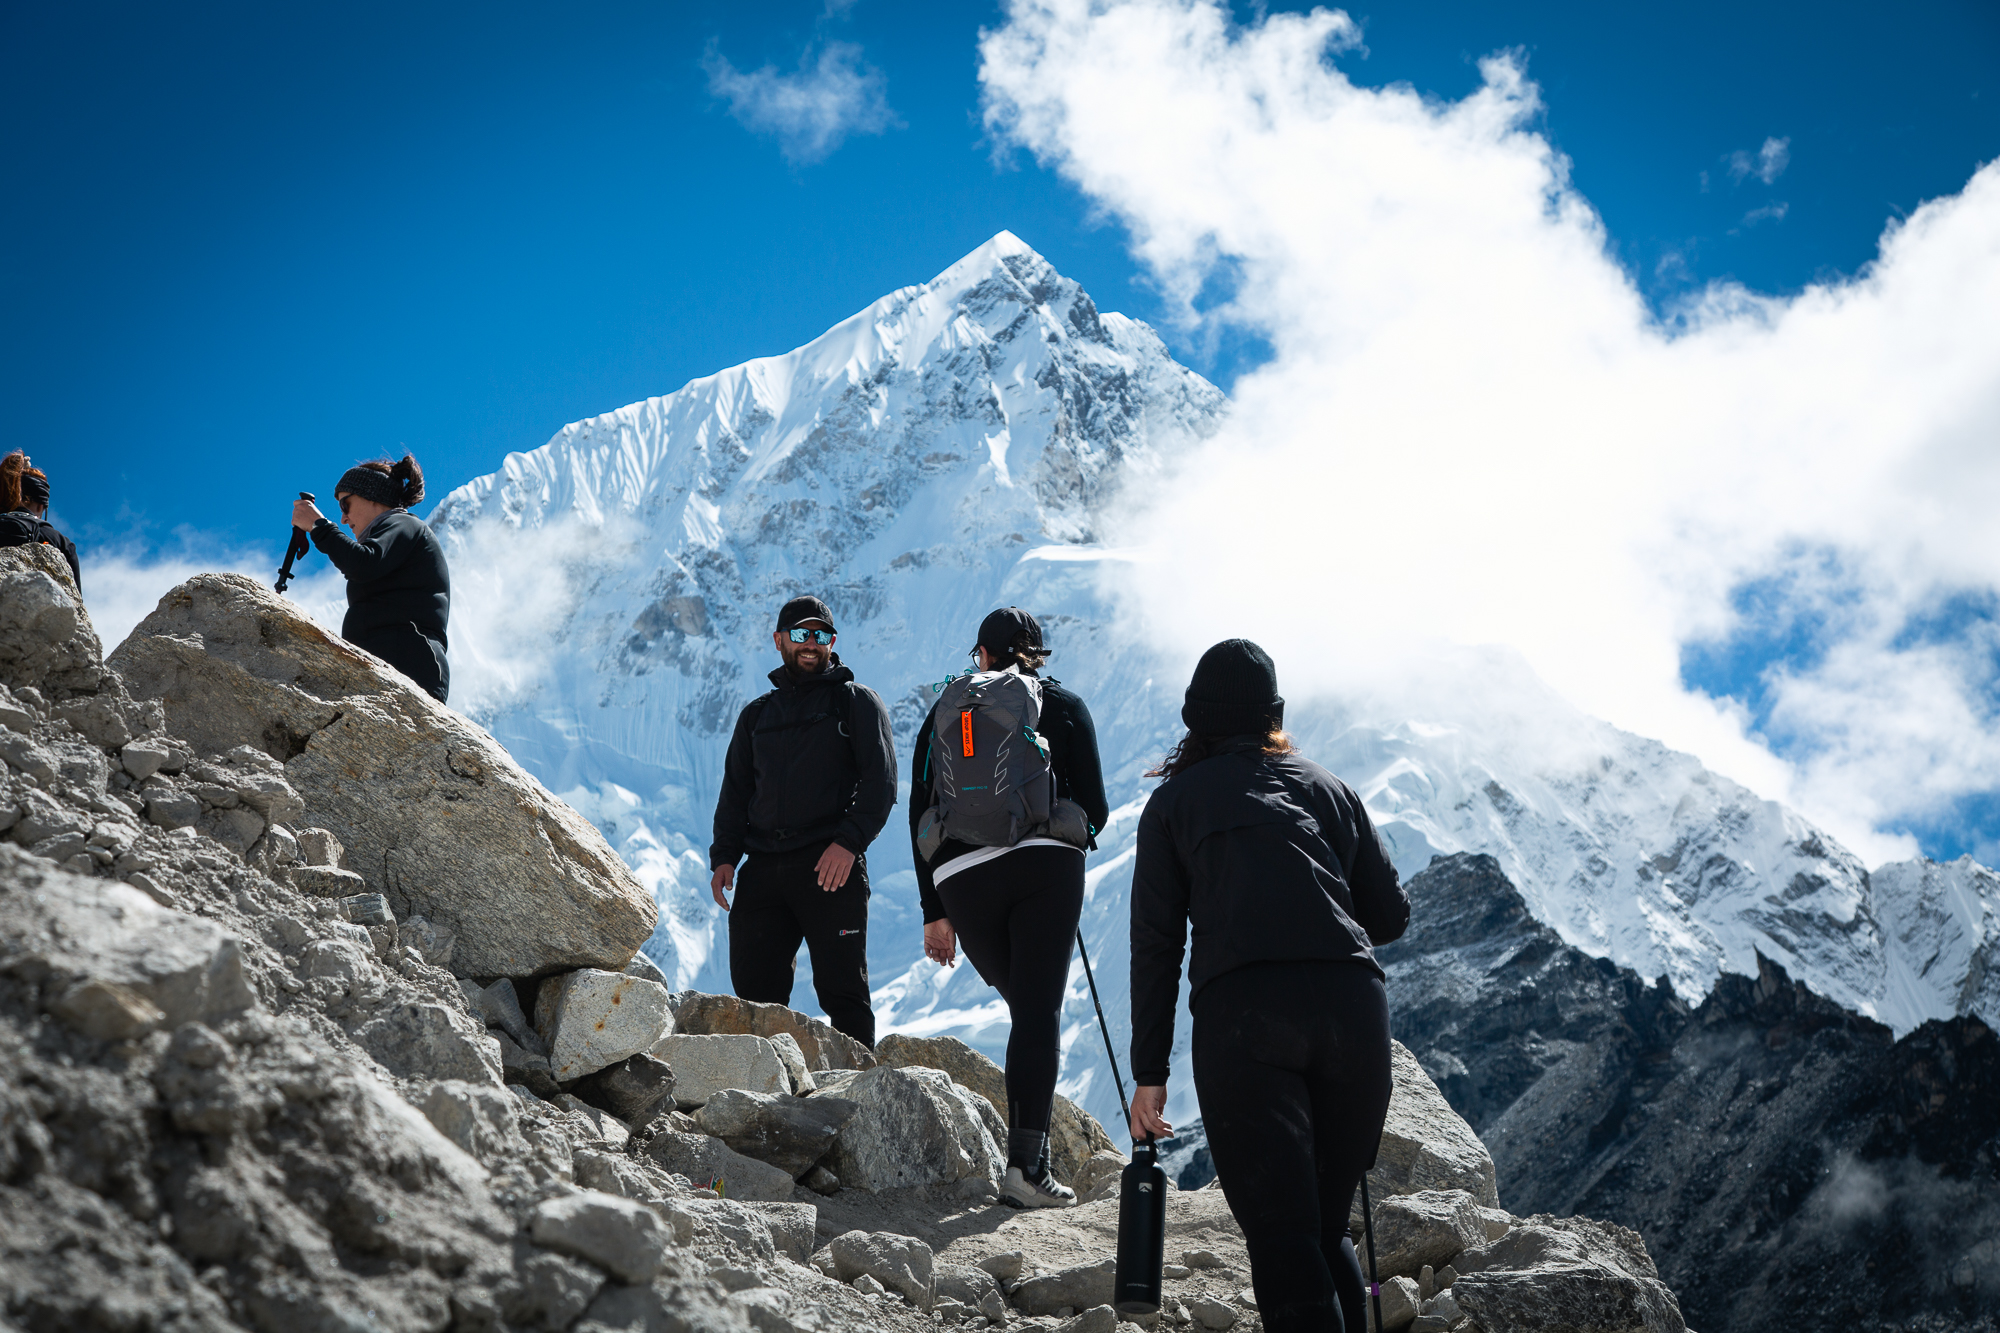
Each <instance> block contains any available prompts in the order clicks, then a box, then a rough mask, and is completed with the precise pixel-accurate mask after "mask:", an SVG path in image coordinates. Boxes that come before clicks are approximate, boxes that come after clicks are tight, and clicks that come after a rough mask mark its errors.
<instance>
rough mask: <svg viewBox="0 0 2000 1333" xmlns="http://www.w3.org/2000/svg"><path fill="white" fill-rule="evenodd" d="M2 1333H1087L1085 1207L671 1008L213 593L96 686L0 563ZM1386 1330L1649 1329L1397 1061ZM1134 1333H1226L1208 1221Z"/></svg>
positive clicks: (505, 836)
mask: <svg viewBox="0 0 2000 1333" xmlns="http://www.w3.org/2000/svg"><path fill="white" fill-rule="evenodd" d="M0 687H4V688H0V758H3V759H4V761H5V762H4V778H0V781H4V786H0V838H4V842H0V1333H16V1331H22V1333H25V1331H28V1330H33V1331H34V1333H43V1331H45V1330H47V1331H51V1333H52V1331H54V1330H118V1331H120V1333H126V1331H130V1330H151V1329H159V1330H173V1331H175V1333H181V1331H184V1330H185V1331H192V1330H210V1329H213V1330H225V1329H260V1330H271V1331H272V1333H320V1331H321V1330H326V1331H328V1333H333V1331H339V1333H350V1331H359V1330H393V1331H395V1333H401V1331H402V1330H442V1329H463V1330H531V1329H532V1330H559V1329H570V1330H587V1331H589V1333H612V1331H613V1330H617V1331H620V1333H640V1331H641V1330H646V1331H648V1333H654V1331H658V1333H664V1331H666V1330H675V1331H676V1333H688V1331H689V1330H704V1331H705V1330H747V1329H757V1330H762V1331H763V1333H774V1331H776V1330H802V1331H803V1330H850V1329H852V1330H860V1329H867V1330H897V1329H914V1328H930V1327H934V1326H936V1325H938V1324H940V1323H943V1324H950V1325H962V1326H969V1327H994V1326H1019V1327H1041V1328H1051V1329H1053V1328H1061V1329H1065V1330H1071V1331H1072V1333H1085V1331H1088V1333H1112V1330H1113V1329H1115V1327H1116V1326H1117V1324H1118V1323H1119V1322H1120V1318H1121V1317H1120V1316H1119V1315H1117V1314H1115V1313H1114V1312H1113V1310H1112V1309H1111V1307H1110V1306H1109V1304H1108V1301H1109V1299H1110V1295H1111V1288H1112V1267H1113V1260H1112V1255H1113V1254H1114V1252H1115V1236H1116V1223H1117V1218H1116V1208H1117V1200H1116V1197H1115V1195H1116V1190H1117V1181H1118V1172H1119V1171H1120V1169H1121V1168H1122V1166H1123V1164H1124V1159H1123V1158H1122V1157H1120V1156H1119V1155H1118V1154H1117V1153H1116V1152H1115V1150H1113V1148H1112V1145H1111V1140H1110V1139H1109V1137H1108V1136H1106V1135H1105V1133H1104V1131H1103V1129H1102V1127H1101V1126H1099V1125H1098V1124H1097V1123H1096V1122H1095V1121H1094V1120H1092V1119H1091V1118H1090V1117H1089V1116H1087V1115H1085V1114H1084V1113H1083V1112H1081V1111H1080V1110H1078V1109H1077V1108H1076V1107H1074V1106H1071V1105H1069V1104H1068V1103H1064V1104H1063V1105H1062V1106H1061V1107H1059V1114H1058V1119H1057V1124H1056V1126H1055V1134H1054V1139H1055V1161H1056V1169H1057V1173H1058V1175H1060V1176H1061V1177H1063V1178H1064V1179H1065V1180H1067V1181H1068V1182H1070V1183H1071V1184H1073V1185H1074V1186H1075V1187H1076V1188H1077V1189H1078V1191H1079V1194H1080V1195H1081V1196H1082V1198H1083V1200H1084V1202H1083V1203H1082V1205H1081V1206H1079V1207H1077V1208H1074V1209H1069V1210H1062V1211H1052V1212H1048V1211H1045V1212H1033V1213H1023V1212H1016V1211H1014V1210H1012V1209H1009V1208H1006V1207H1004V1206H1001V1205H1000V1204H998V1203H997V1202H996V1195H995V1186H996V1183H997V1179H998V1176H999V1174H1000V1171H1001V1168H1002V1167H1003V1165H1004V1161H1003V1155H1002V1153H1001V1151H1000V1149H999V1148H998V1146H997V1144H998V1143H1001V1142H1004V1141H1005V1135H1004V1121H1003V1120H1002V1118H1001V1113H1000V1107H1001V1105H1002V1101H1003V1099H1004V1089H1003V1085H1002V1083H1001V1081H1000V1071H999V1070H998V1069H997V1068H995V1067H994V1066H993V1065H992V1063H991V1062H990V1061H987V1060H985V1058H984V1057H982V1056H980V1055H979V1054H977V1053H976V1052H974V1051H972V1050H971V1049H970V1048H969V1047H966V1046H964V1045H963V1044H962V1043H959V1042H956V1041H953V1040H950V1039H929V1040H920V1039H912V1038H907V1037H900V1036H892V1037H888V1038H885V1039H884V1040H883V1041H882V1042H881V1043H880V1045H879V1048H878V1049H877V1050H876V1051H874V1052H870V1051H868V1050H866V1049H865V1048H862V1047H860V1046H858V1045H856V1044H855V1043H853V1042H851V1041H849V1040H847V1039H846V1038H844V1037H842V1036H841V1035H840V1034H838V1033H836V1032H834V1031H833V1030H832V1029H830V1028H828V1027H827V1026H826V1025H825V1024H824V1023H822V1022H820V1021H819V1020H816V1019H812V1018H808V1017H806V1016H804V1015H802V1014H798V1013H796V1012H794V1011H792V1010H789V1009H784V1008H781V1007H779V1006H773V1005H754V1004H748V1003H745V1002H742V1001H739V1000H736V999H735V998H733V997H729V996H717V995H705V994H700V993H695V992H682V993H679V994H672V993H669V991H668V988H667V986H666V985H665V984H664V978H662V977H661V976H660V974H659V973H658V972H657V970H655V969H654V968H653V967H652V965H651V964H650V963H648V962H647V961H646V959H645V958H644V957H643V956H641V955H639V954H638V953H637V949H638V946H639V944H640V943H641V942H643V941H644V940H645V939H646V938H647V937H648V935H649V933H650V932H651V931H652V929H653V926H654V921H655V907H654V904H653V902H652V900H651V897H650V896H649V895H648V894H647V893H646V892H645V891H644V890H643V889H641V888H640V887H639V886H638V884H637V882H636V881H635V880H634V879H633V878H632V876H631V874H630V872H629V871H628V870H627V869H626V868H625V867H624V866H623V865H622V864H621V863H620V862H619V861H618V859H617V857H616V856H615V855H613V854H612V852H611V850H610V848H609V847H608V846H607V845H606V844H605V842H604V839H603V838H602V837H601V836H600V835H599V834H598V832H597V830H596V829H595V828H593V827H592V826H591V825H590V824H589V823H588V822H587V821H585V820H584V819H582V818H581V817H580V816H578V815H577V814H576V813H575V812H574V811H573V810H570V809H569V808H568V807H567V806H565V805H564V804H563V803H562V802H561V801H559V800H557V799H556V798H555V797H554V796H553V795H551V794H550V793H549V792H548V791H547V790H546V789H545V788H543V787H542V786H541V784H540V783H538V782H536V781H535V780H534V779H533V778H532V777H530V776H529V775H528V774H526V773H525V772H524V771H522V770H521V769H520V767H519V766H518V765H516V764H515V763H514V762H513V761H512V759H511V758H510V757H509V756H508V755H507V753H506V752H505V750H504V749H502V748H501V747H500V746H499V745H497V744H496V743H494V742H493V740H492V739H491V737H489V736H487V735H486V734H485V733H484V732H483V731H482V730H481V729H480V728H478V727H477V726H474V725H473V724H471V723H469V722H467V721H466V720H465V719H463V718H461V717H460V716H458V715H457V714H455V713H452V712H451V711H450V710H448V709H445V708H443V707H441V706H439V705H437V704H435V703H434V702H432V701H431V700H430V699H429V698H428V697H427V696H424V695H422V694H421V693H419V692H418V691H417V690H415V689H413V688H411V687H410V686H408V685H407V684H406V683H404V682H403V681H402V680H401V678H400V677H397V676H396V675H395V674H394V673H393V672H391V671H390V670H389V669H388V668H386V667H385V666H384V665H383V664H381V663H380V662H378V661H376V660H375V659H373V658H371V657H369V656H368V655H366V654H364V653H360V652H358V651H355V650H353V649H352V648H350V647H348V646H347V645H345V644H343V643H342V642H340V641H339V640H338V639H335V638H333V637H331V636H329V635H327V634H325V633H324V632H322V631H320V630H319V629H318V628H316V627H315V626H313V625H312V624H311V623H310V622H309V621H307V620H305V619H304V618H303V617H301V616H300V615H298V614H297V613H296V611H295V610H293V609H292V608H291V607H290V606H289V604H287V603H286V602H285V601H284V600H283V599H282V598H279V597H277V596H275V595H274V594H272V593H270V592H268V591H266V590H265V589H263V588H262V587H261V586H260V585H257V584H255V583H253V582H251V581H250V580H247V579H243V578H239V577H234V576H223V575H203V576H199V577H197V578H195V579H192V580H190V581H189V582H188V583H186V584H183V585H182V586H181V587H179V588H176V589H175V590H174V591H173V592H171V593H169V594H168V595H167V597H165V598H163V599H162V601H161V603H160V605H159V607H158V609H157V610H156V611H155V612H154V614H153V615H152V616H150V617H149V618H148V619H147V620H146V621H145V622H144V623H142V624H141V625H140V626H139V627H138V629H137V630H135V631H134V633H133V635H132V637H131V638H130V639H128V640H127V641H126V643H124V644H123V645H121V646H120V647H119V648H118V649H117V651H116V652H114V653H113V654H112V656H111V658H110V660H109V662H108V663H107V662H106V661H105V660H104V659H103V657H102V653H101V645H100V644H99V643H98V642H97V639H96V636H95V633H94V631H93V630H92V628H91V625H90V621H89V617H88V615H87V614H86V613H85V612H84V610H83V607H82V605H81V603H80V600H79V599H78V598H77V596H76V593H75V589H74V585H73V584H71V582H70V580H69V576H68V571H67V568H66V567H65V566H64V565H63V564H62V563H61V561H60V560H59V559H58V558H55V557H53V556H52V555H51V554H50V553H49V552H47V551H46V550H45V549H44V548H40V547H26V548H13V549H9V550H5V551H0ZM1371 1179H1372V1180H1373V1182H1374V1189H1375V1191H1376V1194H1377V1198H1378V1203H1377V1208H1376V1214H1375V1221H1376V1233H1377V1241H1378V1247H1379V1249H1380V1252H1381V1257H1382V1261H1383V1270H1384V1273H1385V1274H1388V1273H1394V1274H1395V1275H1396V1276H1394V1277H1393V1278H1391V1279H1390V1280H1389V1281H1388V1282H1387V1283H1386V1284H1385V1289H1384V1309H1385V1315H1386V1320H1385V1322H1386V1324H1387V1325H1388V1327H1389V1328H1392V1329H1403V1328H1410V1329H1415V1330H1417V1331H1418V1333H1445V1330H1454V1331H1456V1333H1467V1331H1470V1330H1485V1331H1486V1333H1502V1331H1503V1330H1516V1329H1522V1330H1526V1329H1550V1330H1556V1329H1563V1330H1578V1331H1579V1333H1581V1331H1585V1330H1605V1331H1606V1333H1610V1331H1612V1330H1642V1329H1643V1330H1649V1331H1652V1333H1675V1331H1676V1330H1679V1329H1681V1328H1682V1327H1683V1323H1682V1320H1681V1315H1680V1310H1679V1306H1678V1304H1677V1302H1676V1300H1675V1297H1674V1295H1673V1293H1672V1292H1671V1291H1670V1290H1669V1289H1668V1287H1667V1286H1666V1285H1665V1284H1664V1283H1663V1282H1661V1281H1660V1279H1659V1275H1658V1273H1657V1271H1656V1270H1655V1268H1654V1264H1653V1261H1652V1259H1651V1258H1650V1257H1649V1255H1648V1253H1647V1251H1646V1247H1645V1244H1644V1242H1643V1241H1641V1240H1640V1238H1639V1237H1638V1235H1637V1234H1636V1233H1634V1232H1631V1231H1627V1230H1625V1229H1623V1228H1621V1227H1617V1226H1614V1225H1611V1224H1608V1223H1600V1222H1594V1221H1590V1220H1588V1219H1583V1218H1556V1217H1552V1216H1548V1215H1538V1216H1534V1217H1529V1218H1525V1219H1524V1218H1519V1217H1515V1216H1512V1215H1510V1214H1508V1213H1507V1212H1505V1211H1504V1210H1503V1209H1502V1208H1501V1206H1500V1195H1499V1191H1498V1189H1497V1186H1496V1173H1495V1169H1494V1164H1493V1159H1492V1157H1491V1156H1490V1155H1489V1154H1488V1153H1487V1151H1486V1148H1485V1146H1484V1145H1483V1144H1481V1143H1480V1141H1479V1139H1478V1137H1477V1136H1476V1135H1475V1134H1474V1133H1473V1132H1472V1130H1471V1128H1470V1127H1469V1126H1468V1125H1467V1124H1466V1122H1465V1121H1464V1120H1463V1119H1461V1118H1460V1117H1459V1116H1458V1115H1457V1114H1456V1113H1454V1112H1453V1111H1452V1110H1451V1109H1450V1107H1449V1106H1448V1105H1447V1104H1446V1102H1445V1101H1444V1099H1443V1097H1442V1095H1441V1094H1440V1093H1439V1092H1438V1090H1437V1088H1436V1086H1435V1085H1434V1084H1433V1083H1432V1082H1431V1080H1430V1079H1429V1078H1428V1077H1427V1076H1426V1075H1425V1074H1424V1072H1423V1070H1422V1068H1421V1067H1420V1066H1419V1065H1418V1063H1417V1061H1416V1059H1415V1058H1414V1057H1412V1056H1411V1055H1410V1054H1409V1052H1407V1051H1404V1050H1402V1049H1401V1048H1400V1047H1399V1048H1398V1050H1397V1060H1396V1091H1395V1099H1394V1103H1393V1105H1392V1109H1391V1117H1390V1123H1389V1125H1388V1128H1387V1130H1386V1132H1385V1134H1384V1138H1383V1144H1382V1151H1381V1159H1380V1164H1379V1165H1378V1167H1377V1169H1376V1171H1375V1173H1374V1174H1373V1176H1372V1177H1371ZM1168 1216H1169V1232H1168V1240H1167V1253H1168V1258H1169V1267H1168V1269H1167V1275H1168V1280H1167V1292H1168V1297H1167V1300H1166V1302H1165V1307H1164V1309H1163V1311H1162V1312H1161V1313H1160V1314H1158V1315H1151V1316H1142V1317H1132V1322H1138V1323H1141V1324H1143V1325H1145V1326H1148V1327H1151V1326H1156V1325H1158V1324H1160V1323H1165V1324H1166V1326H1168V1327H1170V1328H1191V1329H1194V1328H1199V1329H1227V1328H1237V1329H1243V1330H1256V1329H1258V1328H1260V1327H1261V1321H1260V1319H1259V1316H1258V1314H1257V1310H1256V1300H1255V1296H1254V1294H1253V1293H1252V1292H1251V1290H1250V1272H1249V1261H1248V1257H1247V1255H1246V1253H1245V1251H1244V1248H1243V1242H1242V1236H1241V1233H1240V1231H1238V1229H1237V1228H1236V1225H1235V1223H1234V1221H1233V1220H1232V1218H1231V1216H1230V1213H1229V1209H1228V1208H1227V1206H1226V1204H1225V1203H1224V1200H1223V1197H1222V1194H1221V1192H1220V1191H1219V1190H1214V1189H1206V1190H1197V1191H1186V1192H1179V1191H1176V1192H1174V1193H1172V1194H1171V1195H1170V1196H1169V1208H1168Z"/></svg>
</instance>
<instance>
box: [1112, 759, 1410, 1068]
mask: <svg viewBox="0 0 2000 1333" xmlns="http://www.w3.org/2000/svg"><path fill="white" fill-rule="evenodd" d="M1190 919H1192V920H1193V922H1194V957H1193V959H1192V961H1191V963H1190V965H1189V967H1188V982H1189V985H1190V988H1191V992H1192V997H1193V998H1195V999H1197V1000H1198V999H1199V997H1200V995H1201V990H1202V987H1203V986H1206V985H1207V984H1208V983H1209V982H1210V981H1212V980H1214V979H1215V978H1216V977H1219V976H1221V975H1222V974H1223V973H1225V972H1230V971H1234V970H1235V969H1236V968H1239V967H1244V966H1247V965H1248V964H1251V963H1265V962H1297V961H1301V960H1313V959H1325V960H1328V961H1338V962H1352V963H1356V964H1358V965H1361V966H1364V967H1368V968H1372V969H1373V970H1374V972H1375V974H1376V975H1377V976H1381V975H1383V973H1382V967H1381V964H1379V963H1377V962H1376V961H1375V953H1374V950H1373V949H1372V948H1371V947H1370V945H1371V944H1387V943H1388V942H1389V941H1391V940H1393V939H1396V938H1397V937H1398V936H1400V935H1401V934H1402V933H1403V931H1404V929H1405V928H1406V927H1408V925H1409V924H1410V897H1409V895H1408V894H1407V893H1405V892H1404V891H1403V887H1402V885H1401V884H1400V883H1398V882H1397V878H1396V868H1395V866H1393V865H1391V864H1390V863H1389V855H1388V853H1387V852H1386V851H1385V850H1384V849H1383V846H1382V839H1381V837H1380V835H1378V834H1377V833H1376V831H1375V825H1374V824H1373V823H1372V822H1371V821H1370V820H1369V818H1368V811H1367V810H1366V809H1365V808H1364V807H1363V806H1362V804H1361V798H1360V797H1359V796H1356V795H1355V794H1354V789H1353V788H1351V787H1349V786H1348V785H1347V784H1346V783H1344V782H1342V781H1341V780H1340V779H1339V778H1337V777H1335V776H1334V775H1333V774H1331V773H1329V772H1327V771H1326V770H1325V769H1323V768H1321V767H1320V766H1319V765H1318V764H1315V763H1313V762H1312V761H1311V760H1310V759H1306V758H1303V757H1301V756H1299V755H1296V754H1286V755H1265V754H1263V753H1262V752H1261V751H1260V749H1259V740H1258V738H1255V737H1244V738H1243V739H1242V740H1241V741H1240V742H1239V743H1238V744H1236V745H1235V746H1234V747H1233V748H1230V749H1227V750H1225V751H1224V752H1222V753H1220V754H1215V755H1211V756H1210V757H1209V758H1207V759H1204V760H1202V761H1201V762H1200V763H1198V764H1196V765H1195V766H1194V767H1192V768H1189V769H1186V770H1184V771H1183V772H1181V773H1179V774H1176V775H1175V776H1174V777H1171V778H1169V779H1168V780H1167V781H1166V782H1164V783H1162V784H1161V785H1160V787H1159V789H1158V790H1157V791H1155V792H1154V793H1153V795H1152V798H1151V799H1150V800H1148V801H1147V802H1146V812H1145V813H1144V814H1143V815H1141V816H1140V818H1139V849H1138V863H1137V865H1136V866H1135V867H1134V869H1133V873H1132V1077H1133V1078H1134V1079H1135V1080H1136V1081H1137V1082H1138V1083H1139V1084H1140V1085H1142V1086H1157V1085H1160V1084H1164V1083H1165V1082H1166V1081H1167V1066H1168V1055H1169V1052H1170V1051H1171V1050H1172V1047H1173V1042H1174V1011H1175V1009H1176V1007H1177V1005H1178V1002H1179V997H1180V984H1181V952H1182V946H1183V944H1184V942H1185V940H1186V939H1187V926H1188V921H1189V920H1190Z"/></svg>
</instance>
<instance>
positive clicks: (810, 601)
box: [778, 597, 839, 634]
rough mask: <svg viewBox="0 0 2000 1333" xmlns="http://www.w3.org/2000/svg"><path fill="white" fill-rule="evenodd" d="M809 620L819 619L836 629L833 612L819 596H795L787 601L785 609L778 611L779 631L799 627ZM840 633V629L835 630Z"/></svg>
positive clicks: (828, 626)
mask: <svg viewBox="0 0 2000 1333" xmlns="http://www.w3.org/2000/svg"><path fill="white" fill-rule="evenodd" d="M808 620H817V621H820V622H821V623H823V624H824V625H825V626H826V627H827V628H828V629H830V630H831V629H834V624H833V612H831V611H829V610H827V608H826V603H825V602H822V601H821V600H820V599H819V598H817V597H794V598H792V600H791V601H789V602H786V603H785V609H784V610H782V611H780V612H778V633H780V634H783V633H784V632H785V631H786V630H788V629H797V628H798V627H799V626H800V625H803V624H805V623H806V622H807V621H808ZM834 632H835V633H838V632H839V631H838V630H834Z"/></svg>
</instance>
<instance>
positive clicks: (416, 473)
mask: <svg viewBox="0 0 2000 1333" xmlns="http://www.w3.org/2000/svg"><path fill="white" fill-rule="evenodd" d="M354 466H356V467H364V468H367V469H368V470H369V471H370V472H379V473H381V474H382V475H383V476H385V477H387V478H388V479H389V480H390V481H392V482H394V483H396V485H397V486H398V487H399V488H400V489H401V491H402V495H401V498H399V499H398V500H397V501H396V503H397V504H399V505H401V506H402V507H403V508H405V509H408V508H410V507H411V506H412V505H414V504H416V503H417V502H418V501H420V500H422V499H423V498H424V470H423V469H422V468H420V467H418V466H417V456H416V455H415V454H409V453H406V454H404V455H403V457H402V461H400V462H396V463H391V462H390V461H389V460H388V459H386V458H371V459H370V460H368V461H367V462H366V463H356V464H355V465H354Z"/></svg>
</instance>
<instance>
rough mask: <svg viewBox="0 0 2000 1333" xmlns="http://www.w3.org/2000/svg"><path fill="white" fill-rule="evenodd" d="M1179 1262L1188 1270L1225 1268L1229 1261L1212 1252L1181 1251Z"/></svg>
mask: <svg viewBox="0 0 2000 1333" xmlns="http://www.w3.org/2000/svg"><path fill="white" fill-rule="evenodd" d="M1181 1262H1182V1263H1184V1264H1186V1265H1187V1266H1188V1267H1189V1268H1227V1267H1228V1266H1229V1261H1228V1260H1227V1259H1225V1258H1223V1257H1222V1256H1221V1255H1219V1254H1217V1253H1216V1252H1215V1251H1214V1250H1182V1251H1181Z"/></svg>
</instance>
